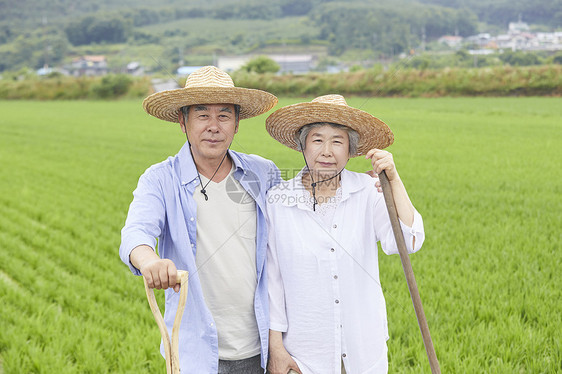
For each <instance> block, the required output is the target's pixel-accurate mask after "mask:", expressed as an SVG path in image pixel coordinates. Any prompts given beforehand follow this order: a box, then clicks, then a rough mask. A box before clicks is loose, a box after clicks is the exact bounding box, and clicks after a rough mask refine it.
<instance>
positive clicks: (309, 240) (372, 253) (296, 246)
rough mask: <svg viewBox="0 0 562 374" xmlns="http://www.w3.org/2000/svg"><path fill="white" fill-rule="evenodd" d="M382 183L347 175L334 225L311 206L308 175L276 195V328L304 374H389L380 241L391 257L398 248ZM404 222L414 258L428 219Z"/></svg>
mask: <svg viewBox="0 0 562 374" xmlns="http://www.w3.org/2000/svg"><path fill="white" fill-rule="evenodd" d="M301 173H302V172H301ZM375 182H376V179H373V178H371V177H370V176H368V175H366V174H359V173H354V172H351V171H348V170H344V171H343V172H342V174H341V189H342V197H341V202H340V203H339V204H338V205H337V207H336V211H335V214H334V217H333V220H332V222H331V224H330V225H326V223H325V222H324V220H322V218H321V217H318V215H317V213H316V212H313V211H312V210H311V209H310V207H309V206H308V205H307V201H306V198H307V197H306V195H305V194H303V193H302V189H304V187H303V185H302V182H301V174H299V175H298V176H297V177H296V178H294V179H292V180H289V181H286V182H282V183H281V184H279V185H278V186H276V187H274V188H272V189H271V190H270V191H269V193H268V196H267V219H268V225H269V244H268V253H267V271H268V287H269V305H270V328H271V329H272V330H275V331H281V332H283V343H284V345H285V348H286V349H287V351H288V352H289V354H291V356H292V357H293V358H294V359H295V361H296V362H297V364H298V365H299V368H300V369H301V371H302V373H303V374H325V373H326V374H327V373H335V374H339V373H340V369H341V361H342V360H343V362H344V364H345V367H346V371H347V372H348V373H353V374H355V373H386V372H387V370H388V360H387V348H386V340H387V339H388V329H387V322H386V306H385V301H384V296H383V293H382V288H381V285H380V281H379V268H378V258H377V256H378V251H377V241H380V242H381V246H382V249H383V251H384V252H385V253H386V254H395V253H398V248H397V246H396V242H395V239H394V234H393V232H392V228H391V224H390V220H389V218H388V213H387V210H386V206H385V202H384V198H383V196H382V194H381V193H378V192H377V191H376V188H375V186H374V185H375ZM400 224H401V226H402V231H403V232H404V238H405V240H406V244H407V248H408V252H410V253H412V252H415V251H417V250H418V249H420V247H421V245H422V243H423V241H424V237H425V235H424V231H423V222H422V218H421V216H420V214H419V213H418V212H417V211H416V212H415V213H414V222H413V224H412V227H408V226H406V225H405V224H403V223H402V222H400ZM414 238H415V248H413V247H412V242H413V240H414Z"/></svg>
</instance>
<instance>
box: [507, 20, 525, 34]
mask: <svg viewBox="0 0 562 374" xmlns="http://www.w3.org/2000/svg"><path fill="white" fill-rule="evenodd" d="M528 31H529V25H528V24H526V23H525V22H521V21H518V22H510V23H509V26H508V33H510V34H519V33H521V32H528Z"/></svg>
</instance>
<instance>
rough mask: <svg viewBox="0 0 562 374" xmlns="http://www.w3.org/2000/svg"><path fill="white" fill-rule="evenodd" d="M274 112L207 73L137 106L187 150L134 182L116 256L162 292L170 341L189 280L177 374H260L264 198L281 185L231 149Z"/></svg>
mask: <svg viewBox="0 0 562 374" xmlns="http://www.w3.org/2000/svg"><path fill="white" fill-rule="evenodd" d="M276 103H277V98H276V97H275V96H273V95H271V94H269V93H267V92H264V91H259V90H252V89H246V88H239V87H234V84H233V82H232V79H231V78H230V77H229V76H228V74H226V73H225V72H223V71H221V70H219V69H217V68H215V67H212V66H208V67H204V68H201V69H199V70H197V71H196V72H194V73H192V74H191V75H189V77H188V78H187V81H186V84H185V88H182V89H178V90H171V91H163V92H159V93H155V94H153V95H151V96H149V97H147V98H146V99H145V101H144V103H143V106H144V109H145V110H146V111H147V112H148V113H149V114H150V115H152V116H154V117H157V118H160V119H162V120H165V121H170V122H179V124H180V127H181V130H182V132H183V133H184V134H185V135H186V138H187V142H186V143H185V145H184V146H183V147H182V148H181V150H180V151H179V153H178V154H177V155H176V156H174V157H169V158H168V159H167V160H166V161H163V162H161V163H159V164H156V165H153V166H151V167H150V168H148V169H147V170H146V172H145V173H144V174H143V175H142V176H141V177H140V179H139V182H138V186H137V188H136V190H135V191H134V192H133V195H134V198H133V202H132V203H131V206H130V208H129V213H128V216H127V221H126V223H125V226H124V227H123V230H122V240H121V247H120V249H119V253H120V256H121V259H122V260H123V262H125V264H127V265H128V266H129V267H130V269H131V271H132V272H133V273H134V274H136V275H141V274H142V275H144V277H145V278H146V279H147V282H148V285H149V287H153V288H157V289H166V310H165V312H164V320H165V321H166V325H167V327H168V329H169V330H170V331H171V326H172V324H173V320H174V317H175V311H176V308H177V304H178V299H179V294H178V293H177V291H178V290H179V285H177V284H176V281H177V280H176V274H177V270H178V269H180V270H187V271H188V272H189V277H190V279H189V293H188V300H187V308H186V312H185V315H184V317H183V320H182V325H181V328H180V331H181V332H180V335H179V338H180V341H179V347H180V348H179V349H180V366H181V370H182V372H183V373H263V372H264V369H263V368H265V364H266V362H267V348H268V328H269V320H268V318H269V315H268V314H269V308H268V296H267V283H266V279H265V271H264V266H265V257H266V246H267V226H266V222H265V216H264V211H265V193H266V191H267V190H268V189H269V188H270V187H272V186H273V185H275V184H277V183H278V182H279V180H280V179H279V170H278V169H277V167H276V166H275V164H274V163H273V162H272V161H269V160H265V159H263V158H261V157H259V156H255V155H247V154H243V153H239V152H234V151H232V150H230V149H229V147H230V144H231V143H232V140H233V137H234V135H235V134H236V133H237V131H238V124H239V120H240V119H245V118H251V117H254V116H257V115H260V114H262V113H265V112H267V111H268V110H270V109H271V108H272V107H273V106H274V105H275V104H276ZM157 239H158V253H159V255H158V254H157V253H156V252H155V249H156V244H157ZM172 288H173V289H172ZM174 291H176V292H174Z"/></svg>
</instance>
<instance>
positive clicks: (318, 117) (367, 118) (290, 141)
mask: <svg viewBox="0 0 562 374" xmlns="http://www.w3.org/2000/svg"><path fill="white" fill-rule="evenodd" d="M316 122H330V123H336V124H339V125H343V126H346V127H349V128H351V129H353V130H355V131H357V133H358V134H359V144H358V146H357V152H356V153H355V154H354V155H351V156H352V157H355V156H360V155H363V154H366V153H367V152H368V151H369V150H371V149H373V148H378V149H384V148H386V147H388V146H389V145H391V144H392V143H393V142H394V134H393V133H392V131H391V130H390V128H389V127H388V126H387V125H386V123H384V122H383V121H381V120H380V119H378V118H376V117H374V116H372V115H371V114H369V113H367V112H364V111H362V110H360V109H356V108H353V107H350V106H344V105H337V104H328V103H319V102H308V103H298V104H293V105H288V106H286V107H283V108H281V109H278V110H276V111H275V112H273V113H272V114H271V115H270V116H269V117H268V118H267V119H266V121H265V127H266V129H267V132H268V133H269V135H271V136H272V137H273V138H274V139H275V140H277V141H278V142H280V143H281V144H284V145H286V146H287V147H289V148H292V149H294V150H296V151H298V150H299V147H298V145H297V143H296V141H295V134H296V133H297V131H299V130H300V128H301V127H303V126H304V125H308V124H310V123H316Z"/></svg>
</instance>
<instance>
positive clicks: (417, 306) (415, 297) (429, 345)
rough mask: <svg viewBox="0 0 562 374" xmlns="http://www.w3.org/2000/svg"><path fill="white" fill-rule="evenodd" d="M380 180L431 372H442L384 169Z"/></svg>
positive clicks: (436, 373) (434, 373)
mask: <svg viewBox="0 0 562 374" xmlns="http://www.w3.org/2000/svg"><path fill="white" fill-rule="evenodd" d="M379 180H380V182H381V187H382V192H383V195H384V201H385V203H386V208H387V209H388V215H389V217H390V223H391V225H392V231H393V232H394V238H395V239H396V244H397V245H398V253H399V254H400V260H401V261H402V268H403V269H404V275H405V276H406V283H408V289H409V290H410V297H411V298H412V303H413V304H414V310H415V311H416V317H417V319H418V325H419V327H420V331H421V334H422V338H423V344H424V346H425V351H426V352H427V358H428V359H429V366H430V367H431V372H432V373H433V374H440V373H441V369H440V368H439V361H437V355H436V354H435V349H434V348H433V341H432V340H431V335H430V334H429V327H428V325H427V320H426V318H425V313H424V311H423V306H422V302H421V298H420V293H419V291H418V286H417V284H416V278H415V277H414V270H413V269H412V264H411V262H410V257H409V256H408V249H407V248H406V242H405V241H404V234H403V233H402V227H400V221H399V220H398V212H397V211H396V205H395V204H394V196H393V195H392V189H391V186H390V181H389V180H388V177H387V175H386V173H385V171H384V170H383V171H382V172H380V173H379Z"/></svg>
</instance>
